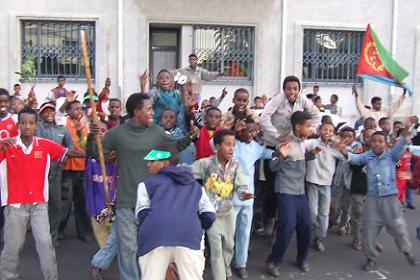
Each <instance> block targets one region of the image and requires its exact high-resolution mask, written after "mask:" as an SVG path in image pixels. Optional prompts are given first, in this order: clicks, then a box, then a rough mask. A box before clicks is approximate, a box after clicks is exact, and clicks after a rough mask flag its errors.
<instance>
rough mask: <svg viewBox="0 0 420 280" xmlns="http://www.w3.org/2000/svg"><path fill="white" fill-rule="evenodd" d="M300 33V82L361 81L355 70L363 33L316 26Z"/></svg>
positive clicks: (344, 82) (340, 82)
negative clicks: (301, 40) (301, 53)
mask: <svg viewBox="0 0 420 280" xmlns="http://www.w3.org/2000/svg"><path fill="white" fill-rule="evenodd" d="M303 32H304V35H303V67H302V71H303V73H302V77H303V82H315V83H319V82H327V83H338V84H346V83H354V82H360V79H358V78H357V77H356V70H357V64H358V61H359V56H360V50H361V48H362V41H363V34H364V32H361V31H337V30H316V29H305V30H304V31H303Z"/></svg>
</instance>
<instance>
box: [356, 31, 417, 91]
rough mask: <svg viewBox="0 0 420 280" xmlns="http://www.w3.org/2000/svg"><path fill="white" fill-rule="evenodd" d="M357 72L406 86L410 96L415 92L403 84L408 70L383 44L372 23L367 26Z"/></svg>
mask: <svg viewBox="0 0 420 280" xmlns="http://www.w3.org/2000/svg"><path fill="white" fill-rule="evenodd" d="M356 74H357V75H358V76H360V77H362V78H366V79H370V80H373V81H377V82H380V83H383V84H387V85H391V86H396V87H400V88H404V89H406V90H407V91H408V93H409V94H410V96H411V95H412V94H413V91H412V90H411V89H410V88H409V87H408V86H407V85H405V84H403V80H404V79H405V78H406V77H407V76H408V72H407V71H406V70H405V69H404V68H402V67H401V66H400V65H399V64H398V63H397V62H396V61H395V60H394V59H393V58H392V56H391V54H390V53H389V52H388V51H387V50H386V49H385V48H384V47H383V46H382V44H381V42H380V41H379V39H378V36H377V35H376V33H375V32H374V31H373V29H372V28H371V27H370V24H368V26H367V28H366V33H365V37H364V39H363V46H362V51H361V53H360V58H359V66H358V67H357V73H356Z"/></svg>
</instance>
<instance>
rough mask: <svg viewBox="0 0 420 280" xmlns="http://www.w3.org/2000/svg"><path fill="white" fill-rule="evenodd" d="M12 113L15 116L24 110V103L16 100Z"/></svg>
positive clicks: (13, 102)
mask: <svg viewBox="0 0 420 280" xmlns="http://www.w3.org/2000/svg"><path fill="white" fill-rule="evenodd" d="M11 107H12V112H13V114H17V113H19V111H20V110H22V109H23V101H22V100H19V99H15V100H13V101H12V106H11Z"/></svg>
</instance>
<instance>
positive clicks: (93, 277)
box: [89, 266, 104, 280]
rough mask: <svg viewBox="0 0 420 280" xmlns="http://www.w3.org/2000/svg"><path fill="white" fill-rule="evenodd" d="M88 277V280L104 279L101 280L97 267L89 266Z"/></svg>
mask: <svg viewBox="0 0 420 280" xmlns="http://www.w3.org/2000/svg"><path fill="white" fill-rule="evenodd" d="M89 275H90V280H104V278H102V275H101V271H100V269H98V268H97V267H94V266H91V267H90V271H89Z"/></svg>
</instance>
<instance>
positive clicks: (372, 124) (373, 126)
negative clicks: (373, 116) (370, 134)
mask: <svg viewBox="0 0 420 280" xmlns="http://www.w3.org/2000/svg"><path fill="white" fill-rule="evenodd" d="M363 128H364V129H374V130H376V122H375V121H374V120H368V121H366V122H365V123H364V125H363Z"/></svg>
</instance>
